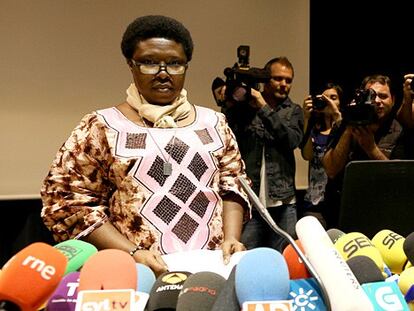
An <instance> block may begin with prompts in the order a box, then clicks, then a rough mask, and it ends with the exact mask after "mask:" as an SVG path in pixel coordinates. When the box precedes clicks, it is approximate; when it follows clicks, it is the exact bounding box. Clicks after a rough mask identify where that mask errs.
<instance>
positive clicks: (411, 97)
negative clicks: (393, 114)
mask: <svg viewBox="0 0 414 311" xmlns="http://www.w3.org/2000/svg"><path fill="white" fill-rule="evenodd" d="M397 120H398V121H399V122H400V123H401V125H402V126H403V128H404V132H405V137H404V138H405V146H406V153H407V158H408V159H413V160H414V74H413V73H410V74H406V75H404V83H403V100H402V104H401V106H400V108H399V109H398V113H397Z"/></svg>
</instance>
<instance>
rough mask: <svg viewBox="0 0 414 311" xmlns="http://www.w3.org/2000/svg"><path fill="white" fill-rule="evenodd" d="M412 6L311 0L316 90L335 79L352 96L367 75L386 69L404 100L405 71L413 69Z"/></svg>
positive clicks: (312, 77)
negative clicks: (322, 84) (411, 46)
mask: <svg viewBox="0 0 414 311" xmlns="http://www.w3.org/2000/svg"><path fill="white" fill-rule="evenodd" d="M411 6H412V4H410V1H401V0H396V1H392V2H386V3H384V4H381V3H380V2H375V1H355V0H350V1H349V0H336V1H327V0H311V6H310V14H311V15H310V89H311V91H312V92H314V91H315V90H316V89H318V87H319V85H320V84H321V83H324V82H326V81H327V80H333V81H335V82H337V83H339V84H340V85H341V86H342V87H343V88H344V91H345V95H346V99H347V100H350V99H351V98H352V96H353V93H354V90H355V89H356V88H358V86H359V84H360V82H361V81H362V79H363V78H364V77H365V76H366V75H370V74H375V73H381V74H386V75H388V76H390V78H391V79H392V81H393V84H394V87H396V90H397V99H399V98H400V96H401V89H402V83H403V76H404V74H406V73H409V72H414V53H413V50H412V48H410V45H411V42H412V39H413V37H414V32H413V23H412V20H413V19H412V18H413V13H412V12H413V11H412V9H411ZM401 37H403V39H401Z"/></svg>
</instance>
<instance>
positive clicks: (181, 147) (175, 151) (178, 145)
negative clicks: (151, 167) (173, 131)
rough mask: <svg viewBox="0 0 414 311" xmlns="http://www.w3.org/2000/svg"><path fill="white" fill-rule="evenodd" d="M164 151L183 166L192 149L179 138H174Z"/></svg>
mask: <svg viewBox="0 0 414 311" xmlns="http://www.w3.org/2000/svg"><path fill="white" fill-rule="evenodd" d="M164 149H165V151H167V153H168V154H169V155H170V156H171V158H173V159H174V160H175V161H176V162H177V163H178V164H181V161H182V160H183V159H184V157H185V155H186V154H187V151H188V149H190V146H188V145H187V144H186V143H184V142H183V141H182V140H180V139H179V138H177V137H175V136H173V137H172V138H171V140H170V141H169V142H168V144H167V146H165V148H164Z"/></svg>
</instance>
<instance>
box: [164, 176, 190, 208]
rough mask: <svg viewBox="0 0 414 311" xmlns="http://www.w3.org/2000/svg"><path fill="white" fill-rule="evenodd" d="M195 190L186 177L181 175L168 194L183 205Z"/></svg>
mask: <svg viewBox="0 0 414 311" xmlns="http://www.w3.org/2000/svg"><path fill="white" fill-rule="evenodd" d="M196 189H197V187H196V186H194V185H193V183H192V182H191V181H190V180H189V179H188V178H187V177H185V176H184V175H183V174H180V175H179V176H178V178H177V180H176V181H175V182H174V184H173V185H172V187H171V189H170V191H169V193H171V194H172V195H174V196H176V197H177V198H178V199H180V200H181V201H182V202H183V203H185V202H187V200H188V198H189V197H190V196H191V195H192V194H193V193H194V191H195V190H196Z"/></svg>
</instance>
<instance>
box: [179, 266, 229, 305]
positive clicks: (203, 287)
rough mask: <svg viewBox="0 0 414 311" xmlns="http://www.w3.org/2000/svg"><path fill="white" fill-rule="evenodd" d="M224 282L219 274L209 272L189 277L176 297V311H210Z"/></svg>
mask: <svg viewBox="0 0 414 311" xmlns="http://www.w3.org/2000/svg"><path fill="white" fill-rule="evenodd" d="M225 282H226V279H225V278H224V277H222V276H221V275H220V274H217V273H214V272H210V271H201V272H197V273H194V274H193V275H190V276H189V277H188V279H187V280H186V281H185V282H184V284H183V288H182V290H181V291H180V294H179V295H178V301H177V311H194V310H197V311H210V310H211V308H212V306H213V304H214V302H215V301H216V299H217V296H218V294H219V293H220V291H221V289H222V288H223V285H224V283H225Z"/></svg>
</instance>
